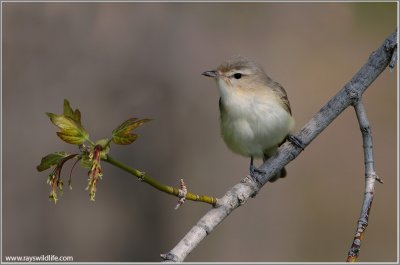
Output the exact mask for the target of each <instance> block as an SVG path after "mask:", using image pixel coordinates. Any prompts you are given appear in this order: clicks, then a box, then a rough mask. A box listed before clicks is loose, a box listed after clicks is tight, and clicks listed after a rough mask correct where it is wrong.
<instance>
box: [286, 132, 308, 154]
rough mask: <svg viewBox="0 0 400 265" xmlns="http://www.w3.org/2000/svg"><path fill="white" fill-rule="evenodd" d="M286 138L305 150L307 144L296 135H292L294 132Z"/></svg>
mask: <svg viewBox="0 0 400 265" xmlns="http://www.w3.org/2000/svg"><path fill="white" fill-rule="evenodd" d="M286 139H287V140H288V141H289V142H291V143H292V144H293V145H294V146H297V147H299V148H301V150H303V151H304V148H305V145H304V143H303V142H302V141H301V140H300V139H299V138H297V137H296V136H294V135H292V134H288V136H287V137H286Z"/></svg>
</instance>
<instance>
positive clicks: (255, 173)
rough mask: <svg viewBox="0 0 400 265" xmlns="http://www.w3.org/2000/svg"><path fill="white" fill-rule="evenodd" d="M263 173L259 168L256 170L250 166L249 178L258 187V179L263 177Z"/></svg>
mask: <svg viewBox="0 0 400 265" xmlns="http://www.w3.org/2000/svg"><path fill="white" fill-rule="evenodd" d="M265 173H266V172H265V171H264V170H262V169H259V168H256V167H255V166H254V165H250V177H251V178H252V179H253V180H254V181H255V182H256V183H257V184H258V185H260V184H261V183H260V177H261V176H263V175H265Z"/></svg>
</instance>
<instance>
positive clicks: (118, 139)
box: [112, 118, 151, 145]
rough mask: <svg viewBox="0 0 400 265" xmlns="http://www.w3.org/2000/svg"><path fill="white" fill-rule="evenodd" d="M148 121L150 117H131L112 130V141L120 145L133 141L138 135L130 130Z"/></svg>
mask: <svg viewBox="0 0 400 265" xmlns="http://www.w3.org/2000/svg"><path fill="white" fill-rule="evenodd" d="M148 121H151V119H142V120H138V119H137V118H131V119H129V120H127V121H125V122H124V123H122V124H121V125H120V126H118V127H117V128H116V129H115V130H114V131H112V141H113V142H114V143H115V144H122V145H126V144H131V143H133V142H134V141H135V140H136V139H137V138H138V137H139V136H138V135H137V134H133V133H131V131H132V130H134V129H136V128H137V127H139V126H141V125H142V124H143V123H145V122H148Z"/></svg>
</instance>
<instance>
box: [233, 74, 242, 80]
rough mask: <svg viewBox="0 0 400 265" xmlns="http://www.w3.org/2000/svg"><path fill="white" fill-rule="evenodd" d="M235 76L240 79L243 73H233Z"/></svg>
mask: <svg viewBox="0 0 400 265" xmlns="http://www.w3.org/2000/svg"><path fill="white" fill-rule="evenodd" d="M233 77H234V78H235V79H240V78H242V74H241V73H235V74H234V75H233Z"/></svg>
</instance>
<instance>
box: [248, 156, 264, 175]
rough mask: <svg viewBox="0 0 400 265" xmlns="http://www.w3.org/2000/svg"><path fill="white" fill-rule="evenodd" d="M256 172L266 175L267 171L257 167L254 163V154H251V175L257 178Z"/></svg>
mask: <svg viewBox="0 0 400 265" xmlns="http://www.w3.org/2000/svg"><path fill="white" fill-rule="evenodd" d="M255 173H257V174H262V175H264V174H265V171H264V170H262V169H258V168H256V167H255V166H254V163H253V156H250V176H252V177H253V178H256V175H255Z"/></svg>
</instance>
